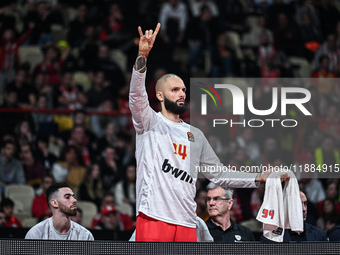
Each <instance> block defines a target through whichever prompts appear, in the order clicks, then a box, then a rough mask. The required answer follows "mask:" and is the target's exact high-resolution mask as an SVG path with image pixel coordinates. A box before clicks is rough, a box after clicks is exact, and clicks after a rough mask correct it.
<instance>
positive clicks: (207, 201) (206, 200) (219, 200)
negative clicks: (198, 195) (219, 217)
mask: <svg viewBox="0 0 340 255" xmlns="http://www.w3.org/2000/svg"><path fill="white" fill-rule="evenodd" d="M211 199H212V200H213V201H214V202H215V203H219V202H221V201H222V200H226V201H228V200H230V198H222V197H213V198H211V197H207V198H206V199H205V202H206V203H210V201H211Z"/></svg>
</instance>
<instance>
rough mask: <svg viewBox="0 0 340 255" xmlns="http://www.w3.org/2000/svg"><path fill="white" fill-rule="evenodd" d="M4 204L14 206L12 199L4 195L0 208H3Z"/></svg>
mask: <svg viewBox="0 0 340 255" xmlns="http://www.w3.org/2000/svg"><path fill="white" fill-rule="evenodd" d="M5 206H10V207H12V208H13V207H14V202H13V200H12V199H10V198H8V197H5V198H4V199H3V200H2V201H1V204H0V208H1V209H2V210H3V209H4V207H5Z"/></svg>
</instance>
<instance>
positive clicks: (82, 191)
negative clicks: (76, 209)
mask: <svg viewBox="0 0 340 255" xmlns="http://www.w3.org/2000/svg"><path fill="white" fill-rule="evenodd" d="M100 174H101V171H100V168H99V165H98V164H96V163H95V164H92V165H91V166H89V167H88V168H87V173H86V176H85V179H84V181H83V183H82V184H81V185H80V187H79V197H80V199H81V200H83V201H90V202H93V203H95V204H96V206H97V208H98V210H100V204H101V199H102V197H103V195H104V190H103V183H102V179H101V176H100Z"/></svg>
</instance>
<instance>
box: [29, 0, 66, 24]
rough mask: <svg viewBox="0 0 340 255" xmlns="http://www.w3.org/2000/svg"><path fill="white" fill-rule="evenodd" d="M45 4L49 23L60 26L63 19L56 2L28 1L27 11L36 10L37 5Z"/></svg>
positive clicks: (45, 0) (47, 0)
mask: <svg viewBox="0 0 340 255" xmlns="http://www.w3.org/2000/svg"><path fill="white" fill-rule="evenodd" d="M41 2H43V3H46V9H47V10H48V11H50V12H49V16H50V18H51V22H52V23H53V24H60V25H63V23H64V22H63V17H62V13H61V12H60V11H59V6H58V0H44V1H41V0H28V9H29V10H34V9H35V8H37V9H38V5H39V3H41Z"/></svg>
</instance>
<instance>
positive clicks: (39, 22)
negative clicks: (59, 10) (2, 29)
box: [25, 1, 53, 46]
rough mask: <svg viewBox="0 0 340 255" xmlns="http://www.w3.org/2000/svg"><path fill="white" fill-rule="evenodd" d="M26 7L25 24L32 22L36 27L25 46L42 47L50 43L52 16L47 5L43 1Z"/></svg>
mask: <svg viewBox="0 0 340 255" xmlns="http://www.w3.org/2000/svg"><path fill="white" fill-rule="evenodd" d="M28 7H29V8H28V13H27V16H26V18H25V23H26V24H27V23H28V22H34V23H35V24H36V25H35V27H34V30H33V31H32V34H31V36H30V38H29V40H28V42H27V44H30V45H41V46H43V45H46V44H47V43H50V42H52V36H51V26H52V23H53V16H52V15H51V11H50V8H49V7H48V6H47V3H46V2H45V1H40V2H38V1H35V3H30V4H29V5H28Z"/></svg>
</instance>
